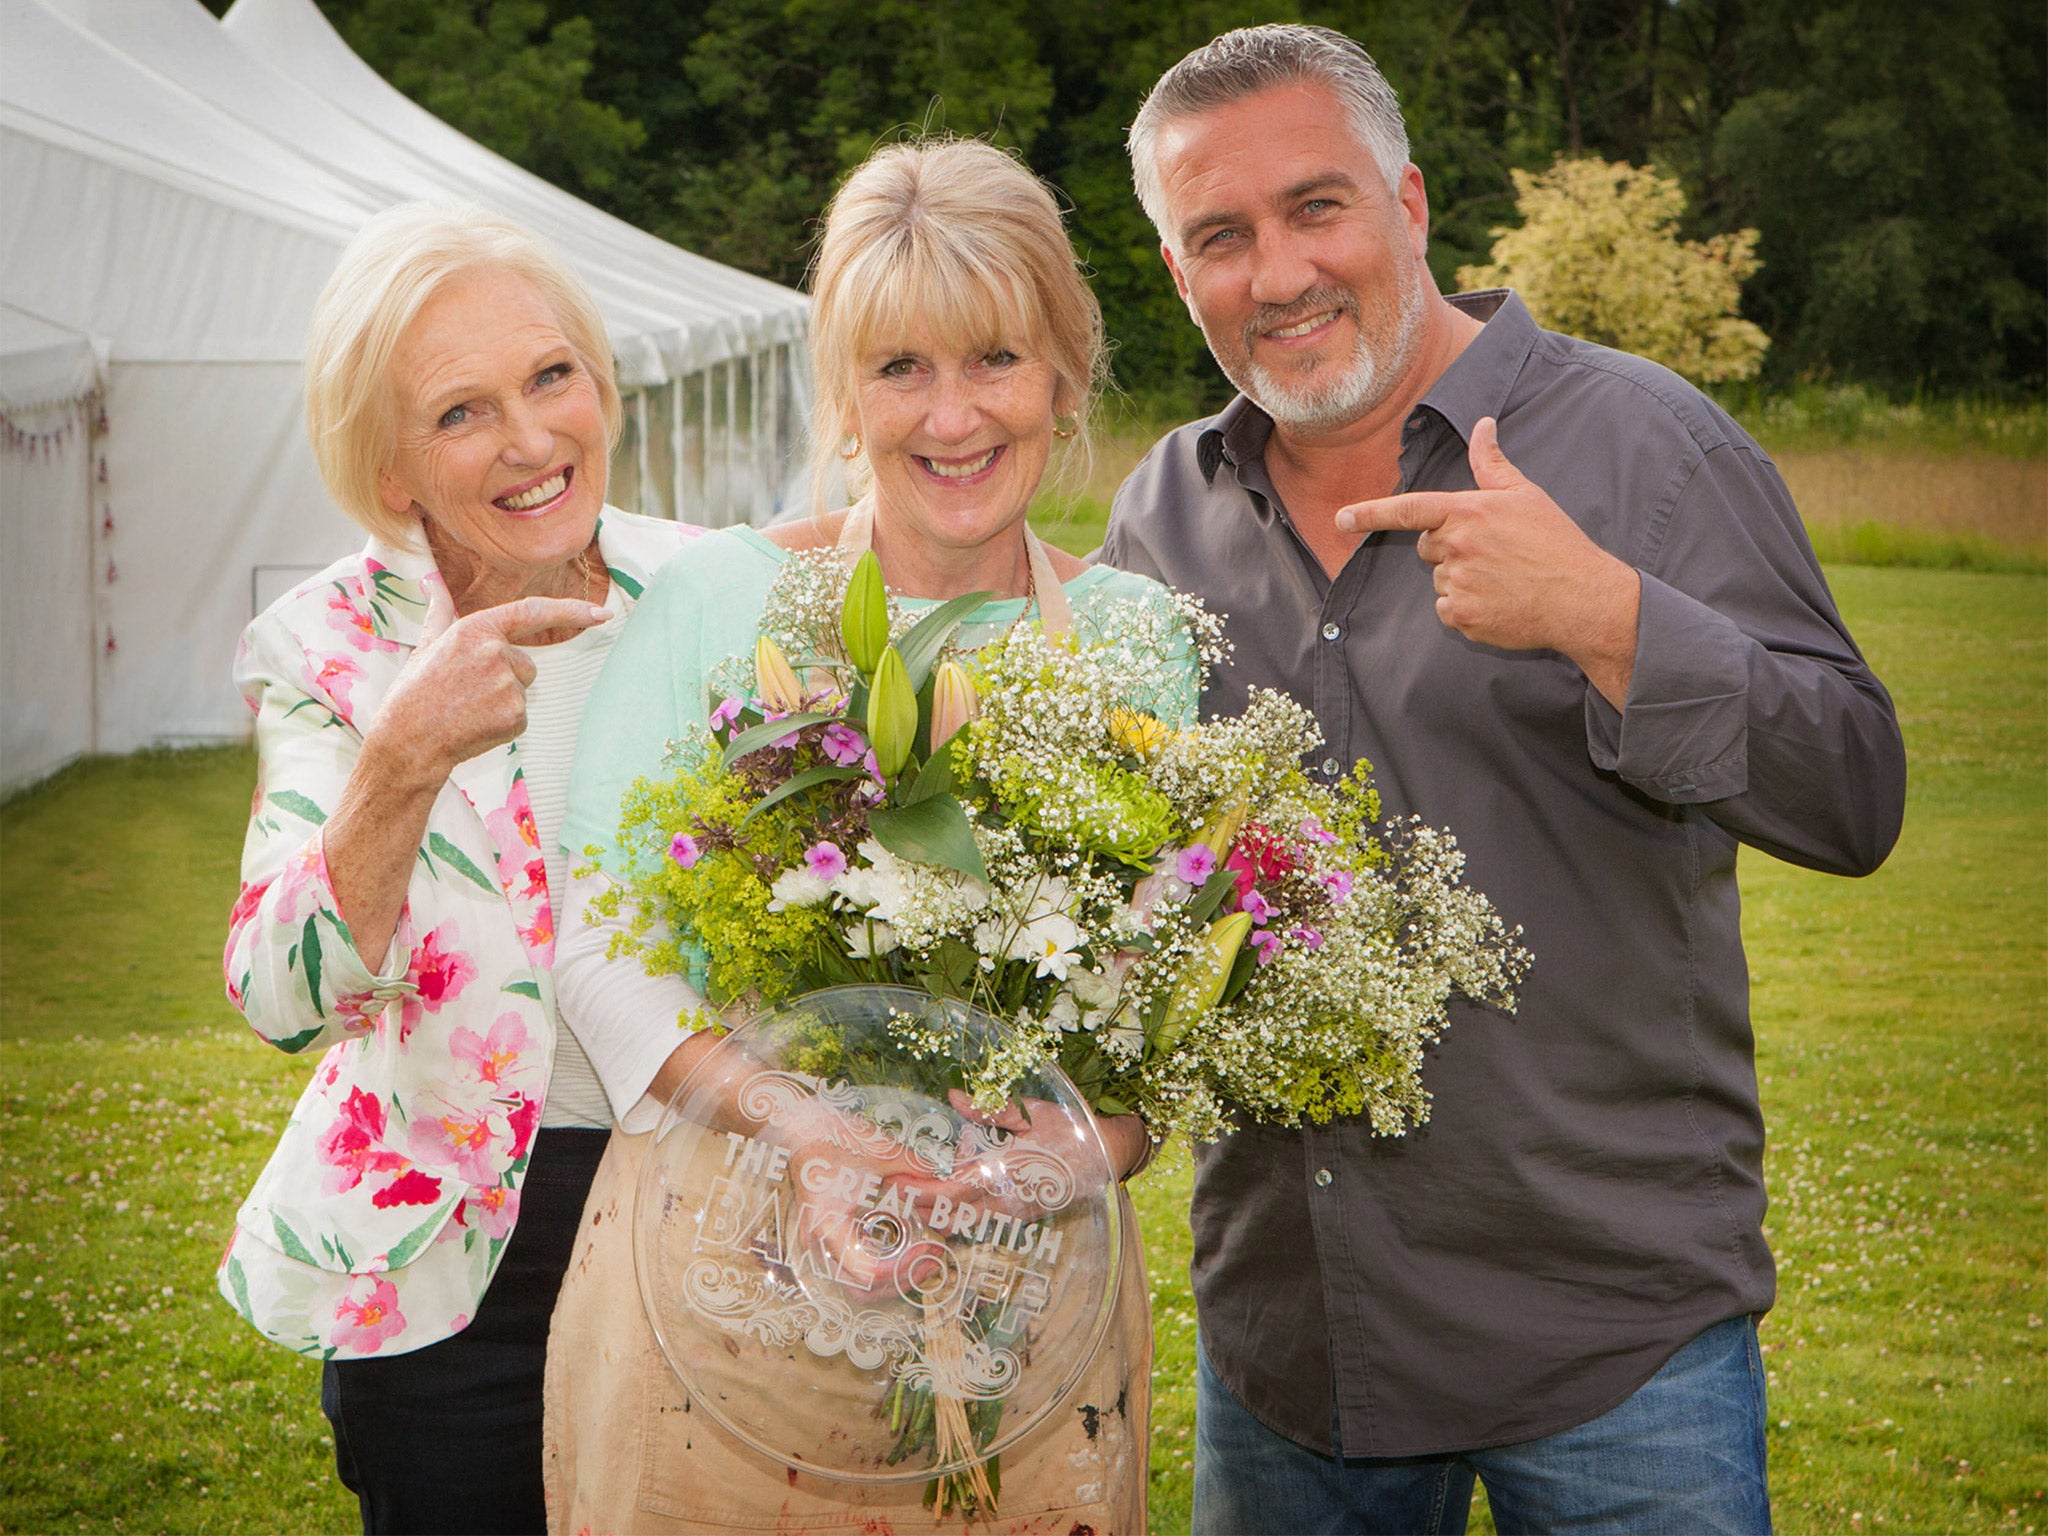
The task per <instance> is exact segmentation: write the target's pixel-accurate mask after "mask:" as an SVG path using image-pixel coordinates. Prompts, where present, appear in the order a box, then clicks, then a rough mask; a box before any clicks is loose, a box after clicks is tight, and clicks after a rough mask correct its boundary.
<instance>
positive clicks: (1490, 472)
mask: <svg viewBox="0 0 2048 1536" xmlns="http://www.w3.org/2000/svg"><path fill="white" fill-rule="evenodd" d="M1467 456H1468V457H1469V458H1470V460H1471V462H1472V479H1473V480H1474V481H1475V482H1476V483H1477V484H1478V486H1479V489H1480V490H1482V491H1507V490H1513V489H1514V488H1515V487H1516V486H1518V485H1526V484H1528V481H1529V477H1528V476H1527V475H1525V474H1523V473H1522V472H1521V471H1520V470H1519V469H1517V468H1515V466H1514V465H1512V464H1510V463H1509V462H1508V456H1507V455H1506V454H1505V453H1503V452H1501V447H1500V423H1498V422H1497V421H1495V420H1494V419H1493V418H1492V417H1491V416H1482V417H1480V418H1479V421H1478V423H1477V424H1476V425H1475V426H1474V427H1473V428H1472V443H1471V446H1470V448H1469V449H1468V450H1467Z"/></svg>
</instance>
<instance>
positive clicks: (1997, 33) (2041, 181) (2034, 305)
mask: <svg viewBox="0 0 2048 1536" xmlns="http://www.w3.org/2000/svg"><path fill="white" fill-rule="evenodd" d="M1752 35H1753V37H1754V38H1755V41H1756V44H1757V46H1758V47H1759V49H1760V50H1761V49H1768V52H1769V55H1770V57H1771V60H1772V67H1770V68H1769V69H1768V70H1767V71H1766V72H1765V74H1764V78H1763V79H1761V80H1760V81H1759V82H1758V84H1759V88H1758V89H1756V90H1755V91H1753V92H1751V93H1749V94H1747V95H1745V96H1744V97H1743V98H1742V99H1741V100H1739V101H1736V102H1734V103H1732V104H1731V106H1730V108H1729V110H1728V112H1727V114H1726V116H1725V117H1724V118H1723V120H1722V121H1721V123H1720V125H1719V127H1718V129H1717V131H1716V135H1715V146H1716V152H1717V154H1718V156H1719V158H1720V160H1721V162H1722V166H1723V169H1724V171H1725V174H1726V176H1727V178H1728V182H1729V185H1730V190H1731V206H1732V207H1733V208H1734V209H1736V210H1738V212H1739V216H1740V217H1741V218H1742V219H1743V220H1744V221H1745V222H1751V223H1754V224H1756V225H1757V226H1758V227H1759V228H1760V229H1761V230H1762V232H1763V234H1762V240H1761V242H1760V245H1759V254H1760V255H1761V256H1762V258H1763V263H1764V271H1763V275H1762V276H1761V278H1760V279H1759V281H1758V283H1757V284H1756V285H1755V288H1754V290H1753V293H1752V304H1753V308H1752V313H1753V314H1754V315H1755V317H1756V318H1758V319H1759V320H1761V321H1762V323H1763V324H1764V327H1765V328H1766V329H1767V330H1769V331H1770V332H1771V334H1772V335H1773V336H1776V337H1777V338H1778V339H1779V341H1780V343H1781V346H1782V356H1781V357H1780V358H1779V359H1778V360H1777V366H1776V367H1775V368H1774V370H1773V371H1774V373H1775V374H1776V375H1777V376H1779V377H1787V376H1814V375H1818V376H1833V377H1838V378H1853V379H1861V380H1864V381H1867V382H1870V383H1873V384H1877V385H1880V386H1883V387H1887V388H1890V389H1894V390H1906V389H1911V388H1914V387H1916V386H1920V385H1928V386H1934V387H1941V388H1951V389H1952V388H1956V387H1964V388H1984V387H1987V386H1989V385H1992V384H1995V383H2000V382H2005V383H2018V384H2023V385H2026V386H2029V387H2032V388H2036V389H2038V388H2039V387H2040V383H2041V379H2042V359H2043V349H2044V344H2048V298H2044V292H2043V290H2044V284H2048V252H2044V248H2043V247H2044V241H2043V234H2044V220H2048V214H2044V210H2048V152H2044V140H2043V137H2042V134H2041V117H2042V84H2041V69H2042V54H2043V44H2044V21H2043V13H2042V11H2041V8H2040V7H2039V6H2036V5H2028V4H2020V3H2015V0H1997V3H1993V4H1987V5H1981V6H1969V7H1946V6H1934V7H1918V6H1901V5H1898V4H1896V3H1893V0H1846V3H1836V4H1832V5H1829V6H1826V7H1824V8H1821V9H1818V10H1816V9H1813V8H1810V7H1808V6H1805V5H1801V4H1797V3H1793V0H1781V3H1777V4H1772V5H1767V6H1763V7H1760V8H1759V14H1758V16H1757V17H1756V20H1755V22H1754V23H1753V25H1752Z"/></svg>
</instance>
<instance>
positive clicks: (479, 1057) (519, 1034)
mask: <svg viewBox="0 0 2048 1536" xmlns="http://www.w3.org/2000/svg"><path fill="white" fill-rule="evenodd" d="M532 1043H533V1037H532V1036H531V1035H529V1034H528V1033H527V1032H526V1021H525V1020H524V1019H522V1018H520V1016H519V1015H518V1014H516V1013H501V1014H499V1015H498V1021H497V1022H496V1023H495V1024H493V1025H492V1026H491V1032H490V1034H489V1035H487V1036H483V1037H479V1036H478V1034H477V1032H476V1031H475V1030H473V1029H457V1030H455V1031H454V1033H452V1034H450V1035H449V1037H448V1054H449V1055H451V1056H453V1057H454V1058H455V1059H456V1060H457V1061H459V1062H462V1063H463V1064H464V1065H466V1066H467V1067H469V1068H470V1070H471V1071H473V1072H475V1073H476V1075H477V1079H478V1081H480V1082H485V1083H489V1084H490V1085H491V1086H492V1087H493V1088H496V1087H498V1086H500V1085H501V1084H503V1083H504V1082H505V1080H506V1078H507V1077H509V1076H510V1075H511V1074H512V1073H513V1072H514V1071H515V1070H516V1069H517V1068H518V1067H519V1065H520V1053H521V1052H523V1051H524V1050H525V1049H526V1048H527V1047H528V1046H529V1045H531V1044H532Z"/></svg>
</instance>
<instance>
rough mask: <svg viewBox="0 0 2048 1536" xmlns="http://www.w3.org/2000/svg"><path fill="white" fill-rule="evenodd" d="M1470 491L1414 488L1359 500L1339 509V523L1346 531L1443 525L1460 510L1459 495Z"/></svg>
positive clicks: (1339, 526) (1343, 530)
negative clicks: (1392, 494)
mask: <svg viewBox="0 0 2048 1536" xmlns="http://www.w3.org/2000/svg"><path fill="white" fill-rule="evenodd" d="M1470 494H1471V493H1470V492H1469V491H1410V492H1409V493H1408V494H1407V495H1405V496H1382V497H1380V498H1379V499H1378V500H1377V501H1361V502H1356V503H1354V504H1352V505H1351V506H1348V507H1339V508H1338V509H1337V527H1338V528H1339V529H1340V530H1341V531H1342V532H1345V533H1379V532H1382V531H1386V530H1401V529H1416V528H1441V527H1442V526H1443V525H1444V519H1445V518H1447V517H1449V516H1450V515H1451V514H1452V513H1453V512H1455V511H1457V510H1458V501H1459V498H1460V497H1461V496H1466V495H1470Z"/></svg>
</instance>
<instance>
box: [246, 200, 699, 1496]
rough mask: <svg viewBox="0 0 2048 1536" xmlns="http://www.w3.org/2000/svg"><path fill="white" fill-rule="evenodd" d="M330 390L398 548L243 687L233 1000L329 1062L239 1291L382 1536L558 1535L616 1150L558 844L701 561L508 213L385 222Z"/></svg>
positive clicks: (316, 378) (345, 316)
mask: <svg viewBox="0 0 2048 1536" xmlns="http://www.w3.org/2000/svg"><path fill="white" fill-rule="evenodd" d="M306 366H307V422H308V426H309V429H310V431H311V433H312V437H313V443H314V448H315V452H316V454H317V456H318V458H319V461H320V466H321V471H322V475H323V477H324V478H325V480H326V482H327V485H328V488H329V490H330V491H331V492H332V493H333V495H334V497H335V499H336V501H337V502H339V503H340V505H341V506H342V507H343V508H344V509H346V510H347V511H348V512H350V514H351V515H353V516H354V517H355V518H356V520H357V521H359V522H361V523H363V524H364V525H366V526H367V527H368V528H369V530H370V532H371V539H370V542H369V545H368V547H367V548H366V549H365V550H364V551H363V552H362V553H361V554H358V555H354V556H351V557H349V558H348V559H345V560H342V561H339V562H337V563H336V564H335V565H333V566H331V567H329V568H328V569H327V570H326V571H324V572H322V573H321V574H320V575H319V576H318V577H316V578H314V579H313V580H311V581H309V582H306V583H304V584H303V585H301V586H300V587H299V588H298V589H297V590H295V591H294V592H292V593H291V594H290V595H288V596H286V597H285V598H283V599H282V600H281V601H279V602H278V603H276V604H274V605H273V606H272V607H271V608H270V609H269V610H267V611H266V612H265V613H264V614H263V615H262V616H261V617H259V618H258V619H257V620H256V621H255V622H254V623H252V624H251V625H250V626H249V629H248V632H247V633H246V634H245V635H244V637H243V642H242V648H241V653H240V655H239V657H238V659H237V662H236V676H237V680H238V682H239V683H240V685H241V688H242V691H243V694H244V696H245V697H246V698H247V699H248V701H249V705H250V707H251V708H252V709H253V710H254V711H255V713H256V738H257V748H258V754H259V761H260V768H259V783H258V789H257V794H256V799H255V804H254V807H253V810H252V813H251V817H250V822H249V832H248V840H247V844H246V847H245V851H244V854H243V860H242V879H243V885H242V893H241V897H240V899H239V900H238V901H237V902H236V904H235V910H234V915H233V917H232V919H231V922H230V931H229V938H228V947H227V954H226V970H227V982H228V995H229V997H230V998H231V999H232V1000H233V1002H234V1003H235V1005H236V1006H237V1007H238V1008H240V1009H241V1010H242V1012H243V1013H244V1015H245V1016H246V1017H247V1018H248V1020H249V1022H250V1024H251V1025H253V1026H254V1027H255V1029H256V1030H257V1032H258V1033H259V1034H261V1035H263V1036H264V1037H265V1038H266V1039H268V1040H270V1041H271V1042H272V1043H273V1044H275V1045H277V1046H279V1047H280V1048H281V1049H283V1050H287V1051H293V1052H299V1051H307V1050H312V1049H317V1050H319V1051H320V1052H322V1053H323V1054H322V1055H321V1056H320V1060H319V1066H318V1067H317V1068H316V1069H315V1071H314V1073H313V1080H312V1082H311V1083H310V1084H309V1085H308V1087H307V1088H306V1091H305V1093H304V1094H303V1095H302V1096H301V1098H300V1100H299V1103H298V1106H297V1107H296V1109H295V1110H294V1111H293V1113H292V1117H291V1121H290V1123H289V1124H288V1125H287V1126H286V1128H285V1131H284V1134H283V1136H282V1138H281V1139H280V1141H279V1144H278V1147H277V1151H276V1152H275V1153H274V1154H273V1156H272V1157H271V1160H270V1162H269V1164H268V1166H266V1167H265V1169H264V1170H263V1173H262V1175H261V1177H259V1178H258V1180H257V1182H256V1187H255V1189H254V1190H253V1191H252V1192H251V1193H250V1195H249V1198H248V1200H247V1201H246V1202H245V1203H244V1204H243V1206H242V1208H241V1211H240V1213H239V1214H238V1216H237V1220H236V1227H235V1231H234V1234H233V1236H232V1237H231V1239H230V1240H229V1243H228V1248H227V1253H226V1254H225V1256H224V1257H223V1259H222V1262H221V1269H220V1285H221V1291H222V1293H223V1294H224V1295H225V1296H226V1297H227V1298H228V1300H229V1301H230V1302H231V1303H232V1304H233V1305H234V1307H235V1309H236V1310H237V1311H238V1312H240V1313H241V1314H242V1315H243V1316H244V1317H246V1318H247V1319H248V1320H249V1321H250V1322H251V1323H253V1324H254V1325H255V1326H256V1328H257V1329H258V1330H259V1331H261V1332H262V1333H263V1334H265V1335H266V1336H267V1337H269V1338H272V1339H275V1340H276V1341H278V1342H279V1343H281V1344H284V1345H286V1346H288V1347H290V1348H292V1349H296V1350H298V1351H300V1352H301V1353H304V1354H308V1355H312V1356H315V1357H317V1358H319V1359H321V1360H323V1361H325V1362H326V1364H325V1369H324V1373H323V1379H322V1389H321V1406H322V1408H323V1409H324V1410H325V1411H326V1413H327V1416H328V1418H329V1419H330V1420H331V1421H332V1423H333V1426H334V1437H335V1452H336V1459H337V1462H338V1465H339V1469H340V1473H341V1477H342V1480H343V1482H345V1483H346V1484H347V1485H348V1486H349V1487H350V1488H351V1489H352V1490H354V1491H355V1492H356V1494H357V1496H358V1499H359V1501H360V1504H361V1507H362V1514H363V1523H364V1528H365V1529H366V1530H371V1531H399V1530H415V1531H437V1532H447V1531H471V1530H474V1531H498V1532H504V1531H529V1530H530V1531H539V1530H542V1529H544V1526H545V1514H544V1510H543V1508H542V1504H541V1483H540V1464H539V1463H540V1428H541V1412H540V1403H541V1379H542V1369H543V1365H544V1362H545V1358H546V1348H547V1325H548V1317H549V1313H550V1311H551V1309H552V1307H553V1305H554V1299H555V1292H556V1290H557V1289H558V1287H559V1285H560V1282H561V1277H562V1272H563V1269H564V1267H565V1266H566V1264H567V1261H568V1255H569V1248H570V1244H571V1241H572V1239H573V1236H574V1233H575V1230H576V1226H577V1222H578V1219H579V1217H580V1214H581V1210H582V1206H583V1200H584V1196H585V1194H586V1193H587V1191H588V1189H589V1184H590V1179H591V1176H592V1174H593V1172H594V1171H595V1168H596V1165H597V1162H598V1159H599V1157H600V1156H601V1155H602V1153H603V1149H604V1145H605V1141H606V1138H607V1135H608V1132H609V1128H610V1124H611V1116H610V1113H609V1110H608V1107H607V1103H606V1099H605V1093H604V1088H603V1085H602V1083H601V1082H600V1081H599V1079H598V1077H597V1076H596V1074H595V1072H594V1070H593V1068H592V1066H591V1064H590V1062H589V1060H588V1058H587V1057H585V1056H584V1054H583V1052H582V1051H581V1049H580V1048H579V1047H578V1045H577V1044H576V1042H575V1039H574V1037H573V1036H571V1035H570V1034H569V1033H568V1032H567V1031H566V1030H563V1029H562V1028H561V1027H560V1024H559V1021H558V1017H557V1014H556V1010H555V1000H554V983H553V976H552V966H553V962H554V949H555V912H554V906H555V895H554V893H555V892H556V891H558V890H560V889H561V888H562V886H563V883H564V872H563V871H562V869H561V868H560V867H559V865H560V856H559V854H557V853H555V850H556V847H557V843H558V837H557V829H558V827H559V823H560V818H561V811H562V804H563V801H564V799H565V798H566V795H567V787H568V765H569V757H570V754H571V752H572V750H573V747H574V743H575V739H576V734H577V729H578V726H579V724H580V721H581V717H582V712H583V705H584V701H585V699H586V698H587V696H588V693H589V689H590V685H591V683H592V682H593V681H594V680H595V678H596V676H597V672H598V670H599V668H600V667H601V665H602V663H603V660H604V656H605V654H606V652H607V651H608V649H609V641H610V639H611V636H612V634H613V633H614V632H615V631H616V630H617V628H618V626H617V625H616V623H613V622H609V621H611V620H613V619H614V617H615V615H616V614H618V613H620V612H622V611H624V610H626V609H629V608H630V607H631V606H632V604H633V601H634V599H635V598H636V597H637V596H638V594H639V592H640V588H641V586H642V584H643V583H644V582H646V581H647V580H648V579H649V577H650V576H651V575H652V574H653V572H654V570H655V569H656V567H657V566H659V565H660V564H661V563H662V561H663V560H664V559H665V558H666V557H667V556H668V555H669V554H670V553H671V552H673V551H674V549H675V548H676V547H677V546H678V544H679V543H680V542H681V540H682V539H683V538H684V537H686V536H687V535H689V534H690V533H693V532H694V531H695V530H693V529H687V528H683V527H679V526H678V525H676V524H673V523H662V522H656V521H653V520H650V519H644V518H634V517H628V516H626V515H624V514H622V513H619V512H615V511H610V510H606V509H605V508H604V488H605V471H606V465H607V460H608V454H609V449H610V445H611V443H612V441H613V440H614V439H615V438H616V436H617V430H618V423H619V419H620V410H619V397H618V391H617V388H616V386H615V384H614V382H613V379H612V371H611V352H610V348H609V345H608V343H607V341H606V338H605V333H604V327H603V322H602V320H601V318H600V317H599V315H598V313H597V311H596V309H595V307H594V306H593V305H592V303H591V301H590V299H589V296H588V295H587V294H586V293H585V292H584V291H583V289H582V288H581V286H580V285H579V284H578V283H577V282H576V280H575V278H574V277H572V276H571V275H570V274H569V273H568V272H567V271H566V270H565V269H563V268H562V267H561V266H560V264H559V263H558V262H557V261H556V260H555V259H554V258H553V257H551V256H550V255H549V254H548V253H546V252H545V251H543V250H542V249H541V248H540V247H539V246H538V245H537V244H536V243H535V242H534V240H533V239H532V238H531V237H530V236H528V235H526V234H525V233H524V232H523V231H520V230H519V229H517V228H515V227H514V226H511V225H508V224H504V223H502V222H501V221H498V220H496V219H494V218H491V217H489V216H487V215H485V214H483V213H482V212H481V211H479V210H448V209H438V208H432V207H427V206H424V205H410V206H407V207H403V208H399V209H394V210H392V211H390V212H389V213H387V214H384V215H382V216H380V217H379V218H378V219H376V220H374V221H372V223H371V224H370V225H368V226H367V227H366V228H365V229H364V230H363V231H362V233H361V234H360V235H359V236H358V237H357V239H356V240H355V242H354V243H353V244H352V245H351V246H350V248H349V250H348V251H347V252H346V253H345V254H344V255H343V257H342V261H341V265H340V267H339V269H338V270H337V271H336V273H335V275H334V277H333V279H332V281H331V282H330V283H329V285H328V287H327V289H326V291H325V292H324V293H323V295H322V296H321V299H320V302H319V304H318V306H317V308H316V310H315V314H314V320H313V329H312V335H311V339H310V342H309V346H308V353H307V365H306ZM550 855H552V857H550Z"/></svg>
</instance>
